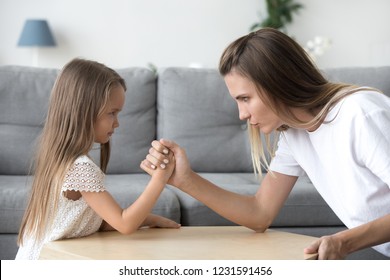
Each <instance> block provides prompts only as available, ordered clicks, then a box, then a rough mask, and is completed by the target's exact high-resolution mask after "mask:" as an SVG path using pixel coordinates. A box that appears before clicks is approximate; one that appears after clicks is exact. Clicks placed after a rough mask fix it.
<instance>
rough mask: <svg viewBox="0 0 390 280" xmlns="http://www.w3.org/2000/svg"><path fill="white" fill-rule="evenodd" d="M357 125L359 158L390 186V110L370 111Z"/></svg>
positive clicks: (357, 152)
mask: <svg viewBox="0 0 390 280" xmlns="http://www.w3.org/2000/svg"><path fill="white" fill-rule="evenodd" d="M356 126H357V133H356V141H355V147H354V149H355V151H356V154H357V157H358V160H360V162H361V163H362V164H363V165H365V166H366V167H367V168H368V169H369V170H371V172H372V173H374V174H375V175H376V176H377V177H379V178H380V179H381V180H382V181H383V182H385V183H386V184H387V185H388V186H389V187H390V112H389V111H388V110H384V109H382V110H377V111H374V112H370V113H369V114H367V115H365V116H364V117H362V118H361V122H357V123H356Z"/></svg>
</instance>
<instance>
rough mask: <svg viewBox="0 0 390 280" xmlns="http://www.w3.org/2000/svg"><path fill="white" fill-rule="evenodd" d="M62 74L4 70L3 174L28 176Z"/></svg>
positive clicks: (0, 103)
mask: <svg viewBox="0 0 390 280" xmlns="http://www.w3.org/2000/svg"><path fill="white" fill-rule="evenodd" d="M57 74H58V71H57V70H54V69H41V68H33V67H24V66H0V120H1V121H0V139H1V141H0V174H9V175H25V174H28V172H29V168H30V164H31V157H32V151H33V150H34V145H35V144H36V139H37V136H38V135H39V133H40V131H41V130H42V127H43V123H44V120H45V116H46V112H47V105H48V101H49V96H50V92H51V89H52V87H53V85H54V81H55V79H56V77H57Z"/></svg>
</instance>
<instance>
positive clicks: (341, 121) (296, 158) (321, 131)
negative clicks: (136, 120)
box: [270, 91, 390, 257]
mask: <svg viewBox="0 0 390 280" xmlns="http://www.w3.org/2000/svg"><path fill="white" fill-rule="evenodd" d="M326 121H331V122H330V123H326V124H325V123H324V124H322V125H321V126H320V127H319V128H318V129H317V130H315V131H313V132H308V131H307V130H304V129H291V128H290V129H288V130H287V131H285V132H282V134H281V137H280V140H279V143H278V150H277V152H276V154H275V158H274V159H273V160H272V162H271V165H270V169H271V170H273V171H276V172H279V173H282V174H286V175H292V176H301V175H303V174H305V173H306V174H307V175H308V177H309V178H310V180H311V181H312V183H313V184H314V186H315V187H316V189H317V190H318V192H319V193H320V194H321V196H322V197H323V198H324V200H325V201H326V202H327V203H328V204H329V206H330V207H331V208H332V209H333V211H334V212H335V213H336V215H337V216H338V217H339V218H340V220H341V221H342V222H343V223H344V224H345V225H346V226H347V227H348V228H353V227H356V226H359V225H361V224H364V223H367V222H369V221H372V220H374V219H377V218H380V217H382V216H385V215H388V214H390V98H388V97H387V96H385V95H384V94H381V93H378V92H375V91H359V92H357V93H354V94H352V95H350V96H347V97H345V98H344V99H342V100H341V101H340V102H339V103H338V104H336V106H335V107H334V108H333V109H332V110H331V111H330V112H329V113H328V115H327V117H326ZM374 249H376V250H377V251H378V252H380V253H382V254H384V255H386V256H388V257H390V242H389V243H385V244H382V245H379V246H375V247H374Z"/></svg>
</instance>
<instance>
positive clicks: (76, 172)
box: [62, 156, 105, 192]
mask: <svg viewBox="0 0 390 280" xmlns="http://www.w3.org/2000/svg"><path fill="white" fill-rule="evenodd" d="M67 190H74V191H88V192H102V191H105V187H104V173H103V172H102V171H101V169H100V168H99V167H98V166H97V165H96V164H95V163H94V162H93V161H92V160H90V159H89V158H87V157H85V156H84V157H81V158H78V159H77V160H76V161H75V162H74V164H73V165H72V167H71V168H70V169H69V170H68V172H67V173H66V175H65V179H64V184H63V186H62V191H67Z"/></svg>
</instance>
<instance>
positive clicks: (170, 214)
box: [0, 174, 180, 233]
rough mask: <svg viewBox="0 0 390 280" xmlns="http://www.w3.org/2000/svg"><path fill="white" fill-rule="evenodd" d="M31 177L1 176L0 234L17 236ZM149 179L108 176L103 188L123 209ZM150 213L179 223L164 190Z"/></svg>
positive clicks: (169, 194)
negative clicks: (15, 234) (14, 234)
mask: <svg viewBox="0 0 390 280" xmlns="http://www.w3.org/2000/svg"><path fill="white" fill-rule="evenodd" d="M31 179H32V178H31V177H27V176H6V175H0V233H17V232H18V231H19V227H20V223H21V220H22V217H23V214H24V211H25V209H26V203H27V199H28V195H29V190H30V186H31ZM149 179H150V176H149V175H146V174H128V175H107V176H106V181H105V185H106V188H107V190H108V191H109V192H110V193H111V195H112V196H113V197H114V198H115V200H116V201H117V202H118V203H119V204H120V205H121V206H122V207H123V208H124V207H128V206H129V205H130V204H132V203H133V202H134V201H135V200H136V199H137V198H138V197H139V195H140V194H141V193H142V192H143V190H144V188H145V186H146V184H147V183H148V182H149ZM152 212H153V213H155V214H158V215H161V216H164V217H167V218H170V219H173V220H174V221H176V222H178V223H179V222H180V205H179V201H178V199H177V196H176V195H175V194H174V193H173V192H172V191H171V190H169V189H164V190H163V192H162V194H161V195H160V197H159V199H158V201H157V203H156V204H155V206H154V208H153V211H152Z"/></svg>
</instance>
